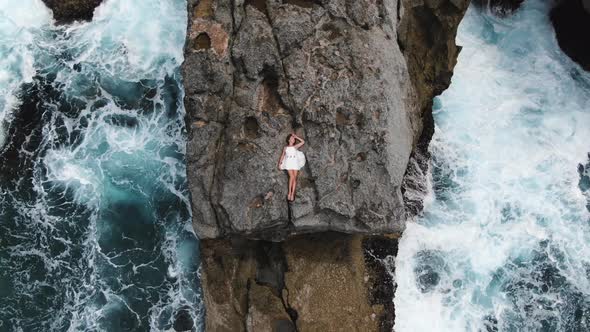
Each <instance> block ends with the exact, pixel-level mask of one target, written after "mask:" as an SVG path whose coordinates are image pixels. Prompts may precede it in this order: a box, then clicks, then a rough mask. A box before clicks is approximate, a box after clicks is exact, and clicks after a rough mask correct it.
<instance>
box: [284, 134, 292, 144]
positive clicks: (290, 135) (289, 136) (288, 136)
mask: <svg viewBox="0 0 590 332" xmlns="http://www.w3.org/2000/svg"><path fill="white" fill-rule="evenodd" d="M292 136H293V134H289V135H287V139H286V140H285V141H286V142H287V144H289V141H290V140H291V137H292Z"/></svg>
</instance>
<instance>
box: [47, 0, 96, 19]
mask: <svg viewBox="0 0 590 332" xmlns="http://www.w3.org/2000/svg"><path fill="white" fill-rule="evenodd" d="M101 2H102V0H43V3H45V5H46V6H47V7H49V8H50V9H51V11H53V17H54V18H55V20H56V22H57V23H59V24H67V23H72V22H74V21H90V20H92V16H93V15H94V9H95V8H96V7H98V5H100V3H101Z"/></svg>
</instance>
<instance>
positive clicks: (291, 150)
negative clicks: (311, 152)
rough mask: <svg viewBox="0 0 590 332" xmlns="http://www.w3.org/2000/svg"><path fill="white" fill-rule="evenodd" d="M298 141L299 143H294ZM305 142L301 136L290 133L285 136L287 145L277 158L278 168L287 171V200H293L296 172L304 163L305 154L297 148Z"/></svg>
mask: <svg viewBox="0 0 590 332" xmlns="http://www.w3.org/2000/svg"><path fill="white" fill-rule="evenodd" d="M297 141H299V143H296V142H297ZM303 144H305V141H304V140H303V139H301V137H299V136H297V135H295V134H291V135H289V137H287V146H285V147H284V148H283V153H282V154H281V159H279V169H281V170H287V173H289V195H287V200H288V201H290V202H292V201H294V200H295V187H296V186H297V173H298V172H299V170H300V169H301V168H302V167H303V166H304V165H305V155H304V154H303V152H301V151H299V148H300V147H301V146H303Z"/></svg>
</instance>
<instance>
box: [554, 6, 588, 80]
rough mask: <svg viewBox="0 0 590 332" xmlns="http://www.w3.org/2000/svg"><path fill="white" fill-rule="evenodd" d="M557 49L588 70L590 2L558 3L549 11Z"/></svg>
mask: <svg viewBox="0 0 590 332" xmlns="http://www.w3.org/2000/svg"><path fill="white" fill-rule="evenodd" d="M551 22H552V23H553V27H554V28H555V35H556V37H557V42H558V43H559V47H561V49H562V50H563V52H564V53H565V54H567V55H568V56H569V57H570V58H572V60H574V61H575V62H577V63H579V64H580V66H582V68H584V69H585V70H590V44H589V43H588V32H589V31H590V0H583V1H582V0H564V1H560V2H559V3H558V4H557V5H556V6H555V8H553V10H551Z"/></svg>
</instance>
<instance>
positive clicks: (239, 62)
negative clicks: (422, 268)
mask: <svg viewBox="0 0 590 332" xmlns="http://www.w3.org/2000/svg"><path fill="white" fill-rule="evenodd" d="M467 5H468V1H467V0H432V1H421V0H400V1H398V0H354V1H353V0H282V1H279V0H245V1H230V0H218V1H212V0H201V1H200V2H198V3H197V2H196V1H189V13H190V15H189V17H190V18H189V27H188V32H187V34H188V38H187V45H186V50H185V63H184V65H183V77H184V87H185V93H186V97H185V106H186V110H187V128H188V133H189V141H188V146H187V173H188V179H189V187H190V191H191V200H192V209H193V225H194V228H195V231H196V232H197V234H198V236H199V237H200V238H201V240H202V241H201V257H202V262H203V265H202V268H203V269H202V271H203V273H202V284H203V289H204V301H205V305H206V309H207V313H206V326H207V330H211V331H245V330H250V331H297V330H299V331H309V330H313V331H335V330H362V331H377V330H382V331H390V330H391V327H392V324H393V318H394V317H395V312H394V309H393V302H392V298H393V294H394V290H395V280H394V277H393V274H392V273H393V271H394V267H393V258H394V256H395V254H396V252H397V240H396V239H395V236H397V235H399V234H400V233H401V232H402V231H403V229H404V226H405V222H406V219H407V218H408V217H409V216H411V215H413V214H416V213H418V212H419V211H420V210H421V208H422V206H421V204H422V202H421V201H422V197H423V193H424V191H425V187H424V176H425V173H426V170H427V165H428V158H429V156H428V152H427V148H428V143H429V142H430V139H431V137H432V134H433V132H434V122H433V119H432V114H431V108H432V98H433V97H434V96H435V95H437V94H439V93H441V92H442V91H443V90H444V89H446V88H447V86H448V85H449V84H450V79H451V76H452V73H453V67H454V66H455V63H456V57H457V54H458V52H459V48H458V47H457V46H456V45H455V35H456V31H457V27H458V25H459V22H460V20H461V18H462V17H463V14H464V12H465V10H466V8H467ZM292 131H296V132H298V133H299V134H300V136H302V137H303V138H304V139H305V140H306V142H307V144H306V145H305V147H304V149H303V150H304V152H305V153H306V156H307V165H306V167H305V168H304V169H303V170H302V172H301V175H300V178H299V180H298V183H299V186H298V192H297V199H296V201H295V202H294V203H291V204H289V203H287V201H286V199H285V197H286V193H287V176H286V174H284V173H283V172H280V171H278V170H277V169H276V165H277V162H278V158H279V155H280V152H281V148H282V147H283V145H284V142H285V138H286V137H287V135H288V134H289V133H290V132H292ZM333 231H336V232H339V233H335V232H333ZM345 233H346V234H345ZM377 233H380V234H386V233H393V234H396V235H395V236H393V238H392V237H390V236H391V235H388V236H382V235H374V234H377ZM363 234H371V235H363ZM273 241H274V242H273ZM277 241H282V242H277ZM384 262H387V264H386V265H384ZM385 266H387V268H386V267H385Z"/></svg>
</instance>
